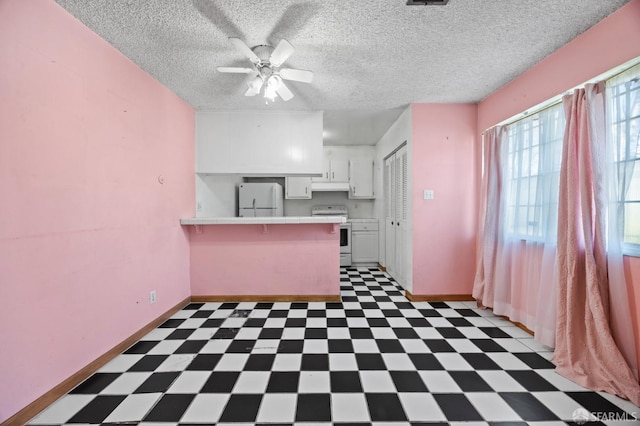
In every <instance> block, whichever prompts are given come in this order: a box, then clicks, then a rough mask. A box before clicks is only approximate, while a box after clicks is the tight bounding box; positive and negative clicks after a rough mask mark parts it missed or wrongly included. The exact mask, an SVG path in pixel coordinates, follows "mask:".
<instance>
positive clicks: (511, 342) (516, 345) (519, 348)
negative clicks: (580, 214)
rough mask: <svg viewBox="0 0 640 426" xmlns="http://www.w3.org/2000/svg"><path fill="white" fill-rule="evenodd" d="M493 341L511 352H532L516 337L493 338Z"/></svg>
mask: <svg viewBox="0 0 640 426" xmlns="http://www.w3.org/2000/svg"><path fill="white" fill-rule="evenodd" d="M493 341H494V342H496V343H497V344H499V345H500V346H502V347H503V348H505V349H506V350H507V351H509V352H511V353H523V352H533V349H531V348H530V347H529V346H527V345H525V344H523V343H521V342H520V341H518V339H493Z"/></svg>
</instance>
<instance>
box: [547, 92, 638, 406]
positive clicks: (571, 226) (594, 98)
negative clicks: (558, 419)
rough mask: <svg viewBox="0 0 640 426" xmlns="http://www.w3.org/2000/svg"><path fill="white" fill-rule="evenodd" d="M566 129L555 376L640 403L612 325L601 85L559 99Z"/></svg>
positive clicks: (561, 173) (562, 183) (635, 383)
mask: <svg viewBox="0 0 640 426" xmlns="http://www.w3.org/2000/svg"><path fill="white" fill-rule="evenodd" d="M563 104H564V108H565V115H566V119H567V125H566V129H565V135H564V145H563V153H562V168H561V172H560V203H559V209H558V281H557V283H558V289H557V320H556V349H555V354H554V359H553V361H554V363H555V364H556V371H557V372H558V373H559V374H561V375H563V376H565V377H567V378H568V379H570V380H572V381H574V382H576V383H578V384H580V385H582V386H584V387H586V388H590V389H594V390H603V391H606V392H609V393H613V394H615V395H618V396H621V397H623V398H627V399H629V400H630V401H631V402H633V403H634V404H636V405H640V386H639V385H638V382H637V380H636V379H635V377H634V374H633V372H632V370H631V369H630V367H629V365H628V364H627V362H626V361H625V358H624V356H623V355H622V353H621V352H620V350H619V349H618V346H617V345H616V342H615V340H614V338H613V337H612V330H611V327H610V321H609V314H610V312H609V306H610V305H609V282H608V274H607V253H606V241H605V238H606V236H605V235H606V234H605V229H606V228H605V227H606V210H607V204H606V187H605V182H606V178H605V170H606V164H605V153H604V148H605V145H604V140H605V139H604V119H605V117H604V113H603V111H604V83H599V84H592V85H587V86H586V87H585V88H584V89H578V90H575V91H574V93H573V94H571V95H566V96H565V97H564V98H563Z"/></svg>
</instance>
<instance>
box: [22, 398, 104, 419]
mask: <svg viewBox="0 0 640 426" xmlns="http://www.w3.org/2000/svg"><path fill="white" fill-rule="evenodd" d="M93 398H95V395H75V394H73V395H65V396H63V397H62V398H60V399H58V400H57V401H56V402H54V403H53V404H52V405H50V406H49V407H47V408H46V409H45V410H44V411H43V412H41V413H40V414H38V415H37V416H36V417H35V418H33V419H32V420H31V421H30V424H34V425H48V424H62V423H66V422H67V420H69V419H70V418H71V417H72V416H73V415H74V414H75V413H76V412H77V411H78V410H80V409H81V408H82V407H84V406H85V405H87V404H88V403H89V402H90V401H91V400H92V399H93Z"/></svg>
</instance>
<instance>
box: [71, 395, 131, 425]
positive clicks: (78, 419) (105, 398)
mask: <svg viewBox="0 0 640 426" xmlns="http://www.w3.org/2000/svg"><path fill="white" fill-rule="evenodd" d="M125 398H126V395H98V396H96V397H95V398H93V399H92V400H91V402H89V403H88V404H87V405H85V406H84V407H83V408H82V409H81V410H80V411H78V412H77V413H76V414H75V415H74V416H73V417H72V418H71V419H69V423H90V424H96V423H102V421H103V420H104V419H106V418H107V417H108V416H109V414H111V412H112V411H113V410H115V409H116V407H117V406H118V405H120V403H121V402H122V401H124V399H125Z"/></svg>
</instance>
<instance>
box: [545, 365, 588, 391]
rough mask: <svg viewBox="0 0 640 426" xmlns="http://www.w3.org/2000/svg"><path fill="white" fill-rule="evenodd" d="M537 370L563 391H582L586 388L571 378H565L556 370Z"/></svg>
mask: <svg viewBox="0 0 640 426" xmlns="http://www.w3.org/2000/svg"><path fill="white" fill-rule="evenodd" d="M536 372H537V373H538V374H539V375H540V376H541V377H542V378H544V379H545V380H546V381H548V382H549V383H551V384H552V385H553V386H555V387H556V388H558V390H561V391H563V392H576V391H577V392H580V391H584V390H585V388H583V387H582V386H580V385H579V384H577V383H574V382H572V381H571V380H569V379H565V378H564V377H562V376H561V375H559V374H558V373H556V372H555V370H551V369H549V370H537V371H536Z"/></svg>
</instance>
